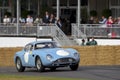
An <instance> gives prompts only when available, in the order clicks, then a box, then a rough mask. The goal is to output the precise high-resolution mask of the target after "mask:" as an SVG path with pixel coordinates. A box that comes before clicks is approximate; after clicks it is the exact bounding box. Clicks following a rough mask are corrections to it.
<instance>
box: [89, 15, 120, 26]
mask: <svg viewBox="0 0 120 80" xmlns="http://www.w3.org/2000/svg"><path fill="white" fill-rule="evenodd" d="M87 23H88V24H107V25H110V24H120V17H118V18H113V17H112V16H109V17H108V18H106V17H105V16H102V17H101V18H100V19H98V18H96V17H93V16H91V17H90V19H89V20H88V21H87Z"/></svg>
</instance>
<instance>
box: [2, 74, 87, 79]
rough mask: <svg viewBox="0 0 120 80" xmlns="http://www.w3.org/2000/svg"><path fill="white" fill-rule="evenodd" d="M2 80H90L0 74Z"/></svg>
mask: <svg viewBox="0 0 120 80" xmlns="http://www.w3.org/2000/svg"><path fill="white" fill-rule="evenodd" d="M0 80H88V79H75V78H57V77H39V76H21V75H5V74H0Z"/></svg>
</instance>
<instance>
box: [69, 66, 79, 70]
mask: <svg viewBox="0 0 120 80" xmlns="http://www.w3.org/2000/svg"><path fill="white" fill-rule="evenodd" d="M78 67H79V64H76V65H71V66H70V69H71V70H73V71H75V70H77V69H78Z"/></svg>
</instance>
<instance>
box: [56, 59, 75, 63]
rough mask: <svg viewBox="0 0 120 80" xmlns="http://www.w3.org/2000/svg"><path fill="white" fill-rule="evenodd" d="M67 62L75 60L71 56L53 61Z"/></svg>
mask: <svg viewBox="0 0 120 80" xmlns="http://www.w3.org/2000/svg"><path fill="white" fill-rule="evenodd" d="M67 62H75V59H73V58H60V59H58V60H56V61H55V63H67Z"/></svg>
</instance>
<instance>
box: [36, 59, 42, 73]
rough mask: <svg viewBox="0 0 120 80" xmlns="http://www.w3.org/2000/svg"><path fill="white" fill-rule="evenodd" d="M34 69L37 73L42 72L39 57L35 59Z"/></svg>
mask: <svg viewBox="0 0 120 80" xmlns="http://www.w3.org/2000/svg"><path fill="white" fill-rule="evenodd" d="M36 68H37V70H38V71H39V72H43V71H44V67H43V65H42V62H41V60H40V58H39V57H37V59H36Z"/></svg>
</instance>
